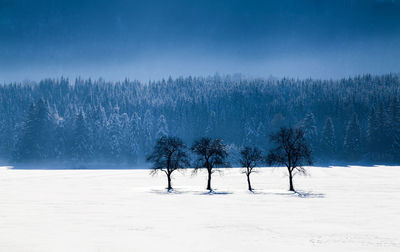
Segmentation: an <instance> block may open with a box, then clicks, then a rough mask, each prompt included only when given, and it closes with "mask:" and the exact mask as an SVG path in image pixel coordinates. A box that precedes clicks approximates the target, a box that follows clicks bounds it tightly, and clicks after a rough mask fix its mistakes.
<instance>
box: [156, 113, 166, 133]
mask: <svg viewBox="0 0 400 252" xmlns="http://www.w3.org/2000/svg"><path fill="white" fill-rule="evenodd" d="M168 133H169V132H168V124H167V120H166V119H165V116H164V115H160V117H158V121H157V133H156V138H157V139H160V138H161V137H163V136H168Z"/></svg>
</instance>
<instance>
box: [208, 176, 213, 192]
mask: <svg viewBox="0 0 400 252" xmlns="http://www.w3.org/2000/svg"><path fill="white" fill-rule="evenodd" d="M207 190H210V191H212V189H211V171H208V181H207Z"/></svg>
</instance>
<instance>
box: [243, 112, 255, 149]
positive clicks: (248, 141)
mask: <svg viewBox="0 0 400 252" xmlns="http://www.w3.org/2000/svg"><path fill="white" fill-rule="evenodd" d="M257 133H258V132H257V129H256V126H255V119H254V118H251V119H250V120H247V121H246V123H245V126H244V134H245V135H244V141H243V145H244V146H247V145H254V144H255V141H256V138H257Z"/></svg>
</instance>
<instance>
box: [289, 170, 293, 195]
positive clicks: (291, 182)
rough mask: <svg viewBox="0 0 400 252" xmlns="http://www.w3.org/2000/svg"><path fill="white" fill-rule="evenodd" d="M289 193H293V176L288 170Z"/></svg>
mask: <svg viewBox="0 0 400 252" xmlns="http://www.w3.org/2000/svg"><path fill="white" fill-rule="evenodd" d="M289 191H292V192H294V187H293V175H292V172H291V171H290V169H289Z"/></svg>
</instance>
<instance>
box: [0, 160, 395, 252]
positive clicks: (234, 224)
mask: <svg viewBox="0 0 400 252" xmlns="http://www.w3.org/2000/svg"><path fill="white" fill-rule="evenodd" d="M260 170H261V169H260ZM309 172H310V176H308V177H296V178H295V188H296V189H298V190H299V192H300V193H301V194H292V193H290V192H288V191H287V187H288V185H287V184H288V183H287V177H286V176H285V173H284V170H283V169H262V170H261V172H260V173H258V174H253V175H252V179H253V186H254V188H255V189H257V190H256V193H254V194H252V193H249V192H248V191H247V190H246V189H247V185H246V178H245V175H243V174H241V173H240V172H239V170H238V169H230V170H225V171H224V174H223V175H222V176H219V175H218V174H214V176H213V186H214V187H215V189H216V194H212V195H209V194H206V193H205V192H206V191H205V190H204V188H205V186H206V174H205V173H199V174H198V175H197V176H191V173H190V172H186V174H185V176H183V175H182V174H180V173H176V174H175V177H174V180H173V186H174V187H175V188H176V191H175V193H171V194H167V193H165V190H164V189H163V188H164V187H165V185H166V178H165V177H164V176H163V175H162V174H160V175H158V176H156V177H151V176H149V171H146V170H13V169H7V167H2V168H0V251H85V252H86V251H230V252H232V251H263V252H264V251H400V167H333V168H318V167H313V168H310V169H309Z"/></svg>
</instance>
